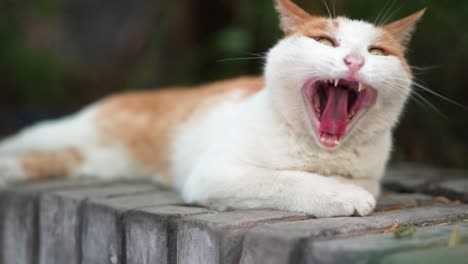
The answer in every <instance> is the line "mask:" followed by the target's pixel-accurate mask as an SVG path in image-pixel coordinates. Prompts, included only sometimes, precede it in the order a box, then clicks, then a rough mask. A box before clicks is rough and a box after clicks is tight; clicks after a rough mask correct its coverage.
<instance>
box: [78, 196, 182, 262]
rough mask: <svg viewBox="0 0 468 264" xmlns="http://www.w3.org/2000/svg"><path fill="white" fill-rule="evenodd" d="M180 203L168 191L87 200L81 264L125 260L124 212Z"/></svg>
mask: <svg viewBox="0 0 468 264" xmlns="http://www.w3.org/2000/svg"><path fill="white" fill-rule="evenodd" d="M181 203H182V201H181V199H180V198H179V196H177V195H176V194H175V193H173V192H167V191H159V192H154V193H147V194H139V195H132V196H128V197H125V198H114V199H95V200H89V201H87V202H86V203H85V204H84V205H83V207H82V213H83V214H82V229H81V236H82V242H81V245H82V248H81V251H82V256H83V258H82V263H87V264H94V263H96V264H97V263H112V264H118V263H123V262H124V261H125V259H126V256H125V249H126V245H125V236H124V234H125V228H124V222H123V218H124V213H125V212H127V211H129V210H133V209H138V208H144V207H154V206H162V205H176V204H181Z"/></svg>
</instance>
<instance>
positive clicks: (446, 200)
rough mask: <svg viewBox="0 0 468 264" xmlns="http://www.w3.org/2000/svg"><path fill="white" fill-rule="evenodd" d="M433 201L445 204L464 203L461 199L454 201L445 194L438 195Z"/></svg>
mask: <svg viewBox="0 0 468 264" xmlns="http://www.w3.org/2000/svg"><path fill="white" fill-rule="evenodd" d="M432 202H433V203H443V204H449V205H459V204H462V202H461V201H458V200H457V201H452V200H450V199H449V198H447V197H444V196H437V197H434V198H433V199H432Z"/></svg>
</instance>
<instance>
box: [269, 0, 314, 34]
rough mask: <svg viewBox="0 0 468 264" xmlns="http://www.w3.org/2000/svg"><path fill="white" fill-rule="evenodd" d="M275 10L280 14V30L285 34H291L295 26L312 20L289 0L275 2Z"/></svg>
mask: <svg viewBox="0 0 468 264" xmlns="http://www.w3.org/2000/svg"><path fill="white" fill-rule="evenodd" d="M276 10H278V13H279V14H280V21H281V29H282V30H283V31H284V33H285V34H289V33H291V32H292V31H294V29H295V28H297V26H299V25H301V24H303V23H304V22H305V21H307V20H309V19H310V18H312V16H311V15H310V14H309V13H307V12H306V11H304V10H303V9H302V8H300V7H298V6H297V5H296V4H294V3H293V2H291V0H276Z"/></svg>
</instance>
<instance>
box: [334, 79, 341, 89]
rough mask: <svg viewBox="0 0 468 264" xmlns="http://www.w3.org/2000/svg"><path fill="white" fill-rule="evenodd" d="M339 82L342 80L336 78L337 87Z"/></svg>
mask: <svg viewBox="0 0 468 264" xmlns="http://www.w3.org/2000/svg"><path fill="white" fill-rule="evenodd" d="M339 82H340V80H338V79H336V80H335V87H337V86H338V83H339Z"/></svg>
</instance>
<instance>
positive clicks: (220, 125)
mask: <svg viewBox="0 0 468 264" xmlns="http://www.w3.org/2000/svg"><path fill="white" fill-rule="evenodd" d="M339 25H340V26H339V27H338V28H337V31H336V38H337V40H338V42H339V47H329V46H326V45H323V44H321V43H318V42H316V41H315V40H313V39H311V38H308V37H305V36H300V35H292V36H290V37H288V38H286V39H284V40H282V41H280V42H279V43H278V45H276V46H275V47H274V48H273V49H272V50H271V51H270V53H269V55H268V60H267V64H266V69H265V79H266V87H265V89H264V90H262V91H261V92H260V93H258V94H256V95H255V96H253V97H251V98H249V99H247V100H245V101H240V102H239V101H237V100H236V99H235V98H234V99H229V97H227V98H226V101H224V102H223V103H221V104H219V105H217V106H214V107H213V108H212V109H210V111H207V113H206V114H205V115H199V116H197V117H194V118H193V119H192V120H191V121H189V122H188V123H187V124H185V125H184V126H183V127H182V128H181V129H180V130H179V133H178V137H177V138H176V141H175V142H174V145H173V149H174V152H173V153H174V155H173V161H174V163H173V164H174V167H173V174H174V176H175V177H176V179H177V181H176V183H177V187H178V188H179V189H180V190H181V192H182V195H183V197H184V198H185V199H186V200H187V201H190V202H197V203H201V204H206V205H210V206H212V207H215V208H219V209H227V208H259V207H260V208H262V207H269V208H276V209H283V210H292V211H302V212H306V213H309V214H312V215H315V216H318V217H325V216H344V215H352V214H353V213H355V212H357V213H358V214H360V215H366V214H368V213H370V212H371V211H372V209H373V208H374V206H375V196H377V195H378V193H379V184H378V182H379V179H380V178H381V177H382V175H383V172H384V170H385V166H386V163H387V160H388V158H389V153H390V150H391V130H392V128H393V127H394V126H395V124H396V122H397V120H398V118H399V115H400V112H401V110H402V107H403V105H404V103H405V101H406V99H407V97H408V94H409V92H410V83H411V76H410V75H409V74H408V73H407V72H406V71H405V69H404V66H403V63H402V62H401V61H400V60H399V59H398V58H396V57H393V56H388V57H382V56H381V57H378V56H375V55H371V54H370V53H369V52H368V48H369V46H371V45H372V43H373V42H374V41H375V40H376V38H377V37H378V36H379V33H380V32H379V29H377V28H375V27H373V26H372V25H370V24H368V23H365V22H361V21H351V20H348V19H345V18H340V19H339ZM350 53H358V54H360V55H361V56H363V57H364V59H365V61H366V64H365V66H364V67H363V68H362V70H361V71H360V75H359V78H360V79H361V81H363V82H365V83H367V84H369V85H371V86H373V87H374V88H376V89H377V90H378V92H379V97H378V102H377V104H376V106H374V107H373V108H372V109H371V110H370V111H369V112H368V113H367V114H366V115H365V116H364V117H363V118H362V119H361V120H360V121H359V122H358V124H357V125H356V127H355V128H354V129H353V130H352V131H350V133H349V134H348V135H347V136H346V138H345V140H344V142H343V143H342V144H341V145H340V146H339V148H338V149H336V150H326V149H324V148H322V147H320V146H319V144H318V140H317V138H316V136H315V133H313V132H312V131H311V129H310V120H309V118H308V116H307V114H306V111H305V104H304V102H303V98H302V94H301V91H300V89H301V88H302V86H303V84H304V83H305V82H306V81H307V80H309V79H311V78H313V77H318V78H321V79H332V78H346V76H347V74H348V68H347V66H346V65H345V63H344V62H343V59H344V57H345V56H346V55H348V54H350Z"/></svg>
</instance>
